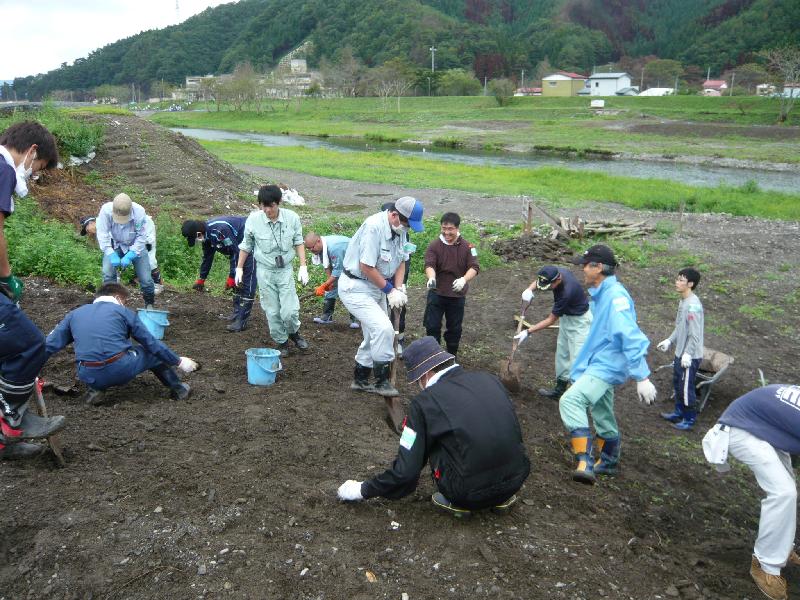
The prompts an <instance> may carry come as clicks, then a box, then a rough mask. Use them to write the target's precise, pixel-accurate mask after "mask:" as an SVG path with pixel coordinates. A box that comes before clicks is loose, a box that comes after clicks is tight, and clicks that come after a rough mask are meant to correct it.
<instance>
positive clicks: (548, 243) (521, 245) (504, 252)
mask: <svg viewBox="0 0 800 600" xmlns="http://www.w3.org/2000/svg"><path fill="white" fill-rule="evenodd" d="M492 250H493V251H494V252H495V254H498V255H500V257H501V258H502V259H503V260H504V261H506V262H510V261H514V260H524V259H527V258H532V259H535V260H537V261H541V262H565V261H566V260H567V259H569V257H571V256H572V255H573V254H574V253H573V252H572V250H571V249H570V248H569V247H568V246H566V245H564V244H563V243H562V242H561V241H559V240H551V239H550V238H546V237H542V236H540V235H536V234H524V235H521V236H519V237H516V238H511V239H504V240H498V241H496V242H495V243H494V244H492Z"/></svg>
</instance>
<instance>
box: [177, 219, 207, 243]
mask: <svg viewBox="0 0 800 600" xmlns="http://www.w3.org/2000/svg"><path fill="white" fill-rule="evenodd" d="M202 225H203V223H202V222H201V221H193V220H191V219H189V220H188V221H184V222H183V225H182V226H181V235H182V236H183V237H185V238H186V242H187V243H188V244H189V246H190V247H191V246H194V243H195V242H196V241H197V234H198V233H200V232H201V231H203V227H202Z"/></svg>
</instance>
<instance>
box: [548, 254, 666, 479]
mask: <svg viewBox="0 0 800 600" xmlns="http://www.w3.org/2000/svg"><path fill="white" fill-rule="evenodd" d="M572 262H573V263H574V264H578V265H583V275H584V279H585V282H586V284H587V285H588V286H589V295H590V296H591V298H592V303H593V304H592V314H593V317H594V318H593V320H592V325H591V327H590V328H589V334H588V336H587V337H586V342H584V344H583V346H582V347H581V349H580V351H579V352H578V356H577V357H576V358H575V362H574V363H573V365H572V371H571V373H570V378H571V379H572V381H573V384H572V386H570V388H569V389H568V390H567V391H566V392H564V394H563V395H562V396H561V399H560V400H559V409H560V412H561V420H562V422H563V423H564V427H566V429H567V431H568V432H569V434H570V441H571V445H572V451H573V453H574V454H575V459H576V460H577V463H578V464H577V466H576V468H575V471H574V472H573V474H572V478H573V479H574V480H575V481H579V482H581V483H589V484H591V483H594V482H595V474H596V473H600V474H605V475H613V474H614V473H616V469H617V463H618V462H619V450H620V441H619V429H618V427H617V419H616V417H615V416H614V386H616V385H620V384H622V383H625V381H627V380H628V379H629V378H632V379H635V380H636V381H637V384H636V391H637V393H638V395H639V400H641V401H642V402H645V403H646V404H652V403H653V401H655V398H656V388H655V386H654V385H653V384H652V383H651V382H650V380H649V379H648V377H649V375H650V369H649V368H648V366H647V348H648V346H649V345H650V342H649V340H648V339H647V336H645V335H644V334H643V333H642V331H641V330H640V329H639V326H638V325H637V323H636V310H635V309H634V307H633V299H632V298H631V296H630V294H628V291H627V290H626V289H625V288H624V287H623V286H622V284H621V283H620V282H619V281H617V277H616V276H615V275H614V271H615V269H616V267H617V261H616V259H615V258H614V253H613V252H612V250H611V248H609V247H608V246H604V245H602V244H597V245H595V246H592V247H591V248H589V249H588V250H587V251H586V252H584V253H583V254H582V255H581V256H579V257H577V258H576V259H575V260H573V261H572ZM587 410H590V411H591V413H592V419H593V420H594V426H595V430H596V432H597V440H596V444H597V447H598V452H599V455H600V457H599V459H598V460H597V461H596V462H595V461H594V459H593V457H592V437H591V430H590V429H589V418H588V415H587Z"/></svg>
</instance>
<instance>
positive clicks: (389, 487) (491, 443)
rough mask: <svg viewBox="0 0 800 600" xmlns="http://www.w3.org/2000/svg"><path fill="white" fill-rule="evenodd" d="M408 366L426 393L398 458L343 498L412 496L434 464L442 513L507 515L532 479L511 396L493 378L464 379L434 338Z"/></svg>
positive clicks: (414, 349)
mask: <svg viewBox="0 0 800 600" xmlns="http://www.w3.org/2000/svg"><path fill="white" fill-rule="evenodd" d="M403 361H404V362H405V365H406V369H407V370H408V380H409V382H410V383H413V382H415V381H416V382H417V383H418V384H419V386H420V388H421V389H422V390H423V391H422V392H421V393H420V394H418V395H417V396H415V397H414V399H413V400H412V401H411V405H410V407H409V412H408V416H407V417H406V420H405V423H404V427H403V432H402V435H401V436H400V447H399V449H398V451H397V457H396V458H395V460H394V463H393V464H392V467H391V468H389V469H387V470H386V471H385V472H383V473H382V474H380V475H378V476H376V477H374V478H372V479H370V480H369V481H364V482H361V481H354V480H352V479H351V480H348V481H345V482H344V483H343V484H342V485H341V486H340V487H339V490H338V496H339V498H340V499H341V500H346V501H358V500H365V499H368V498H374V497H376V496H383V497H384V498H388V499H390V500H396V499H399V498H402V497H403V496H407V495H408V494H410V493H412V492H413V491H414V490H415V489H416V487H417V484H418V483H419V476H420V473H421V471H422V469H423V467H424V466H425V463H426V462H428V463H430V468H431V475H432V477H433V482H434V484H435V485H436V488H437V489H438V491H437V492H436V493H435V494H433V496H432V498H431V500H432V501H433V503H434V504H435V505H436V506H437V507H438V508H440V509H442V510H445V511H447V512H449V513H451V514H453V515H454V516H457V517H464V516H468V515H469V514H470V513H471V511H473V510H479V509H484V508H492V509H495V510H496V511H498V512H506V511H507V510H508V509H510V508H511V506H512V505H513V504H514V503H515V502H516V500H517V497H516V495H515V494H516V493H517V491H519V489H520V488H521V487H522V484H523V482H524V481H525V479H527V477H528V474H529V473H530V462H529V461H528V457H527V456H526V454H525V447H524V445H523V443H522V433H521V431H520V426H519V421H518V420H517V415H516V413H515V412H514V406H513V404H512V402H511V398H510V397H509V396H508V392H507V391H506V389H505V388H504V387H503V385H502V384H501V383H500V381H499V380H498V379H497V377H495V376H494V375H491V374H489V373H485V372H474V373H470V372H467V371H465V370H464V369H463V368H461V367H460V366H459V365H458V364H456V363H455V357H454V356H453V355H452V354H450V353H449V352H445V351H444V350H442V348H441V346H439V344H437V343H436V340H435V339H434V338H433V337H430V336H428V337H424V338H422V339H420V340H417V341H415V342H413V343H412V344H411V345H410V346H408V348H406V351H405V353H404V355H403Z"/></svg>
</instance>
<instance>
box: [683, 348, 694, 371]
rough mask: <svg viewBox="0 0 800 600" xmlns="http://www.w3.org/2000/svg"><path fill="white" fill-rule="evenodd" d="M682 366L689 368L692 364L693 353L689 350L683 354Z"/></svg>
mask: <svg viewBox="0 0 800 600" xmlns="http://www.w3.org/2000/svg"><path fill="white" fill-rule="evenodd" d="M681 366H682V367H683V368H684V369H688V368H689V367H691V366H692V355H691V354H689V353H688V352H684V353H683V355H682V356H681Z"/></svg>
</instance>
